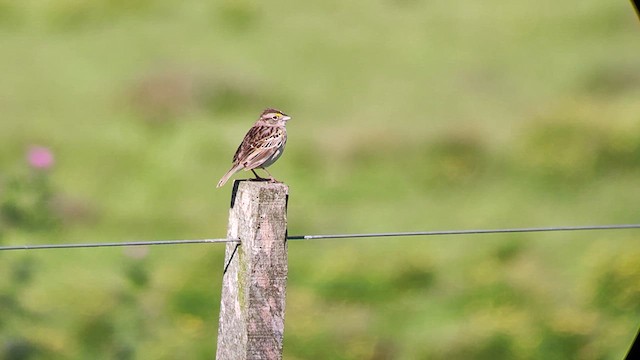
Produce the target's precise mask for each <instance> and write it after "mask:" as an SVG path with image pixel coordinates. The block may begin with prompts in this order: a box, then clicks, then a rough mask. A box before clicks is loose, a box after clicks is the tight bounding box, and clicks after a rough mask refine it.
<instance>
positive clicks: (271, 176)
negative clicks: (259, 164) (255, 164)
mask: <svg viewBox="0 0 640 360" xmlns="http://www.w3.org/2000/svg"><path fill="white" fill-rule="evenodd" d="M261 169H262V170H264V171H266V172H267V175H269V181H271V182H278V180H276V179H274V178H273V175H271V173H270V172H269V170H267V169H266V168H261Z"/></svg>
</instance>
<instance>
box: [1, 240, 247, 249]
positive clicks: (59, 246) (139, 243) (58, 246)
mask: <svg viewBox="0 0 640 360" xmlns="http://www.w3.org/2000/svg"><path fill="white" fill-rule="evenodd" d="M227 242H237V240H229V239H196V240H154V241H123V242H110V243H90V244H46V245H13V246H0V251H2V250H40V249H71V248H96V247H116V246H147V245H183V244H204V243H227Z"/></svg>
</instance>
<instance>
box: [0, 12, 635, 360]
mask: <svg viewBox="0 0 640 360" xmlns="http://www.w3.org/2000/svg"><path fill="white" fill-rule="evenodd" d="M0 29H1V33H0V46H2V49H3V56H1V57H0V69H1V70H0V71H1V72H0V74H1V76H2V79H3V81H2V82H0V108H2V111H3V119H4V120H3V121H1V122H0V141H2V143H3V147H2V151H0V178H1V179H2V181H1V182H0V199H3V198H4V196H5V194H6V191H7V190H6V189H7V188H6V182H7V181H6V180H7V179H11V178H23V177H26V176H27V174H29V171H28V169H26V165H25V164H24V160H23V159H24V151H25V149H26V148H27V147H28V146H29V145H30V144H42V145H45V146H49V147H50V148H51V149H52V150H53V152H54V154H55V156H56V165H55V167H54V168H53V169H52V171H50V173H49V174H48V179H49V181H50V182H51V186H52V188H53V189H54V198H53V205H54V206H53V209H54V210H53V211H54V214H55V216H56V217H57V218H59V220H60V223H59V225H58V226H57V227H55V228H53V229H47V230H44V231H37V230H27V229H25V228H23V227H20V226H12V224H9V223H7V222H6V221H5V222H0V225H1V226H3V228H0V242H1V243H3V244H21V243H66V242H100V241H105V242H106V241H121V240H134V239H135V240H138V239H174V238H201V237H220V236H224V234H225V232H226V230H225V229H226V221H227V206H228V196H229V187H227V188H223V189H222V190H217V191H216V190H215V188H214V185H215V183H216V182H217V179H218V178H219V177H220V176H221V174H223V173H224V171H226V170H227V168H228V166H229V160H230V158H231V156H232V153H233V151H234V150H235V147H236V146H237V142H238V141H239V140H240V138H241V136H242V135H243V134H244V132H245V131H246V129H247V128H248V127H249V126H250V123H251V121H252V118H253V117H254V116H257V114H258V113H259V111H260V110H261V109H262V108H263V107H266V106H275V107H278V108H282V110H284V111H285V112H287V113H290V114H292V115H293V116H294V120H293V121H292V122H291V123H290V126H289V136H290V140H289V144H288V145H287V154H286V156H284V157H283V158H282V159H281V160H280V161H279V162H278V164H277V165H274V167H273V168H272V169H273V171H272V173H274V175H276V176H277V177H278V178H279V179H282V180H284V181H286V182H287V183H288V184H289V185H290V187H291V198H290V205H289V206H290V207H289V232H290V233H291V234H310V233H312V234H313V233H341V232H370V231H371V232H373V231H410V230H427V229H460V228H497V227H517V226H546V225H574V224H575V225H580V224H607V223H634V222H637V215H636V214H637V213H638V206H637V204H638V203H639V201H640V192H639V191H638V187H637V182H638V178H639V176H640V150H639V149H640V136H638V135H637V134H638V133H640V132H638V125H637V124H638V115H637V114H638V113H640V105H639V103H638V102H637V98H638V96H639V95H640V86H638V83H639V82H638V80H639V79H638V76H637V74H636V71H635V69H636V64H637V63H638V60H639V59H638V54H640V51H639V50H640V48H639V47H640V45H638V42H637V41H636V38H637V34H638V23H637V19H635V18H634V14H633V11H632V9H631V7H630V6H629V5H628V4H624V3H620V4H610V3H606V2H603V1H581V2H567V3H562V4H560V3H556V2H551V1H544V2H542V3H540V2H538V3H535V4H534V3H531V4H527V3H505V2H498V1H491V2H489V3H486V2H485V3H483V4H482V6H480V5H479V4H471V3H463V2H449V3H434V2H420V1H411V0H404V1H400V0H398V1H375V2H348V3H345V2H339V1H325V2H321V3H314V4H307V3H299V2H293V1H284V0H283V1H278V2H275V3H270V4H269V5H266V4H263V3H261V2H258V1H255V0H245V1H239V2H231V1H219V2H213V3H204V2H199V1H184V2H179V3H178V2H170V1H145V0H139V1H135V2H121V1H113V0H111V1H107V0H104V1H55V2H54V1H44V2H43V1H24V2H19V3H16V2H9V1H0ZM289 251H290V255H289V259H290V280H289V286H288V297H287V322H286V326H287V329H286V332H285V334H286V336H285V358H286V359H309V358H326V359H385V358H389V359H391V358H393V359H419V358H430V359H439V358H479V359H482V358H492V359H495V358H505V359H506V358H509V359H511V358H515V359H529V358H567V357H571V358H581V359H592V358H598V359H614V358H620V357H621V356H622V355H623V354H624V353H625V351H626V349H627V347H628V345H629V344H630V342H631V340H632V337H633V335H634V334H635V331H636V330H637V324H638V319H639V318H640V309H638V307H637V305H636V304H637V303H638V301H637V300H638V297H639V296H640V292H639V291H640V290H638V287H637V284H638V283H640V282H639V279H640V275H639V274H638V273H637V271H635V270H634V269H635V268H634V266H633V259H634V258H637V255H638V252H639V251H640V246H639V245H638V236H637V235H635V234H634V232H633V231H620V232H613V231H610V232H580V233H562V234H535V235H533V234H529V235H525V234H522V235H500V236H475V237H472V236H464V237H436V238H426V239H397V240H392V239H378V240H336V241H319V242H296V243H292V244H291V246H290V247H289ZM0 257H1V258H2V262H0V271H1V272H2V273H5V274H13V275H12V276H6V277H3V279H2V280H0V294H1V296H2V302H1V303H2V304H3V305H2V307H0V351H1V352H2V354H3V357H4V358H8V359H18V358H24V357H20V356H23V355H22V354H27V355H29V354H31V357H32V358H51V359H55V358H83V357H88V356H90V357H92V358H114V357H117V358H123V359H126V358H176V357H187V358H211V357H213V353H214V351H215V350H214V345H213V344H214V338H215V334H216V326H217V316H218V298H219V293H220V269H221V268H222V257H223V249H222V247H219V246H212V247H206V248H203V247H201V246H197V245H194V246H184V247H163V248H152V249H149V252H148V253H143V254H137V255H136V254H135V253H134V254H131V253H128V252H124V251H123V250H118V249H104V250H73V251H71V250H68V251H67V250H65V251H55V252H54V251H51V252H29V253H15V252H12V253H3V254H0ZM603 274H604V275H606V276H604V275H603ZM607 299H610V300H611V301H607ZM89 354H91V355H89Z"/></svg>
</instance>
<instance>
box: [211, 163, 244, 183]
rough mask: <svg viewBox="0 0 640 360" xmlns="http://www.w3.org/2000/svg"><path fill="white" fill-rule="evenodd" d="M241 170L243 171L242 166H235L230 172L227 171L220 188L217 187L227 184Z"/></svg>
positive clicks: (221, 180)
mask: <svg viewBox="0 0 640 360" xmlns="http://www.w3.org/2000/svg"><path fill="white" fill-rule="evenodd" d="M240 169H242V164H238V165H234V166H233V167H232V168H231V169H229V171H227V173H226V174H224V176H223V177H222V179H220V181H218V186H216V187H221V186H222V185H224V184H226V183H227V181H228V180H229V178H230V177H232V176H233V174H235V173H237V172H238V171H239V170H240Z"/></svg>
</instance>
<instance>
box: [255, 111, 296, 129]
mask: <svg viewBox="0 0 640 360" xmlns="http://www.w3.org/2000/svg"><path fill="white" fill-rule="evenodd" d="M260 120H261V121H263V122H265V123H267V124H269V125H285V124H286V123H287V121H289V120H291V116H289V115H287V114H285V113H283V112H282V111H280V110H276V109H266V110H265V111H263V112H262V115H260Z"/></svg>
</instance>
